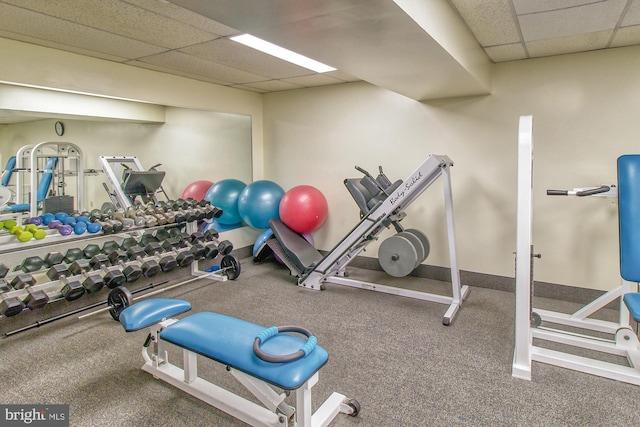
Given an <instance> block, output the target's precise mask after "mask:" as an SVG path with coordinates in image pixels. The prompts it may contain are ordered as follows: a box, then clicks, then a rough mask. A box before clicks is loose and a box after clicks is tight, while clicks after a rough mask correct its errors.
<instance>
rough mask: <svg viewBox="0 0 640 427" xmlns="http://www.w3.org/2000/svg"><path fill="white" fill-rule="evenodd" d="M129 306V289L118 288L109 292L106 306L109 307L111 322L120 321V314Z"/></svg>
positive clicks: (131, 300)
mask: <svg viewBox="0 0 640 427" xmlns="http://www.w3.org/2000/svg"><path fill="white" fill-rule="evenodd" d="M131 304H133V296H132V295H131V292H129V289H127V288H125V287H124V286H118V287H117V288H113V289H112V290H111V292H109V297H108V298H107V305H108V306H109V314H110V315H111V317H113V320H115V321H120V313H122V310H124V309H125V308H127V307H129V306H130V305H131Z"/></svg>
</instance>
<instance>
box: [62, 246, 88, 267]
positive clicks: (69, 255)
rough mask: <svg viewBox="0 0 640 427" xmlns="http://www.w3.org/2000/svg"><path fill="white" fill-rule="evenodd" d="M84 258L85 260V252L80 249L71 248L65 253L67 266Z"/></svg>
mask: <svg viewBox="0 0 640 427" xmlns="http://www.w3.org/2000/svg"><path fill="white" fill-rule="evenodd" d="M82 258H84V251H83V250H82V249H80V248H70V249H67V251H66V252H65V253H64V262H65V263H66V264H71V263H73V262H74V261H77V260H79V259H82Z"/></svg>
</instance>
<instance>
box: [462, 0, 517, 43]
mask: <svg viewBox="0 0 640 427" xmlns="http://www.w3.org/2000/svg"><path fill="white" fill-rule="evenodd" d="M450 1H451V3H453V5H454V6H455V7H456V9H458V12H459V13H460V15H461V16H462V19H464V21H465V22H466V23H467V25H468V26H469V28H470V29H471V31H472V32H473V34H474V35H475V36H476V38H477V39H478V41H479V42H480V44H481V45H482V46H493V45H499V44H508V43H516V42H519V41H520V34H519V33H518V28H517V26H516V23H515V21H514V19H515V18H514V15H513V12H512V10H511V2H510V1H509V0H450Z"/></svg>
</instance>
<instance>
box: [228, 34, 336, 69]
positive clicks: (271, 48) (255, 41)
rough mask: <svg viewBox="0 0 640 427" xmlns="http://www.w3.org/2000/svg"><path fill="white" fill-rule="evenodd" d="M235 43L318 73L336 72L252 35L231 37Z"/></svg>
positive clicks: (320, 63)
mask: <svg viewBox="0 0 640 427" xmlns="http://www.w3.org/2000/svg"><path fill="white" fill-rule="evenodd" d="M231 40H233V41H234V42H238V43H242V44H243V45H245V46H249V47H251V48H253V49H256V50H259V51H260V52H264V53H267V54H269V55H271V56H275V57H276V58H280V59H284V60H285V61H288V62H291V63H293V64H296V65H299V66H301V67H304V68H307V69H309V70H312V71H315V72H316V73H326V72H328V71H335V70H336V69H335V68H333V67H330V66H328V65H325V64H323V63H322V62H318V61H316V60H314V59H311V58H307V57H306V56H303V55H300V54H299V53H295V52H291V51H290V50H288V49H285V48H283V47H280V46H277V45H275V44H273V43H269V42H268V41H266V40H262V39H259V38H258V37H254V36H252V35H251V34H242V35H239V36H234V37H231Z"/></svg>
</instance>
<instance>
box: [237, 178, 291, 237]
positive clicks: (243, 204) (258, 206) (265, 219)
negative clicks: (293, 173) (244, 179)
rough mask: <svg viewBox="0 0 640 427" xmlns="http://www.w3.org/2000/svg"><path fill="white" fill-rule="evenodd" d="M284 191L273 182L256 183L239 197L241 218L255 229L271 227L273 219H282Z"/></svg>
mask: <svg viewBox="0 0 640 427" xmlns="http://www.w3.org/2000/svg"><path fill="white" fill-rule="evenodd" d="M282 196H284V190H283V189H282V187H280V186H279V185H278V184H276V183H275V182H273V181H267V180H261V181H254V182H252V183H251V184H249V185H247V186H246V187H245V188H244V189H243V190H242V192H241V193H240V197H238V213H239V214H240V218H242V220H243V221H244V222H245V223H246V224H247V225H249V226H250V227H253V228H267V227H269V220H270V219H271V218H278V219H279V218H280V214H279V209H280V200H281V199H282Z"/></svg>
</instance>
